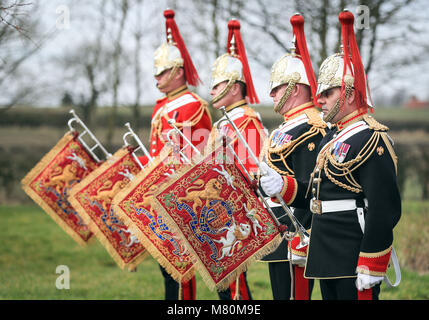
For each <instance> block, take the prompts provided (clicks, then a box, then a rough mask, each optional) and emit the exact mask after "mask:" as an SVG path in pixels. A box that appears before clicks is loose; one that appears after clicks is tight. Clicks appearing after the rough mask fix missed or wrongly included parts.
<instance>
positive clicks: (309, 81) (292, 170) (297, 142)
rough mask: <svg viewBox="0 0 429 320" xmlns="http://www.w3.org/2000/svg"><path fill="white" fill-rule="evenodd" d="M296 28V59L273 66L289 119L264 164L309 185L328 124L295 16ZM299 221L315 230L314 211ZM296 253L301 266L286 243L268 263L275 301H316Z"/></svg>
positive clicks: (302, 212) (299, 213)
mask: <svg viewBox="0 0 429 320" xmlns="http://www.w3.org/2000/svg"><path fill="white" fill-rule="evenodd" d="M291 23H292V26H293V31H294V35H295V38H294V42H293V47H292V48H291V53H290V54H286V55H284V56H283V57H281V58H280V59H279V60H278V61H277V62H276V63H275V64H274V65H273V67H272V69H271V79H270V80H271V81H270V89H271V91H270V96H271V97H272V98H273V101H274V111H275V112H278V113H279V114H281V115H282V116H283V118H284V122H283V123H282V124H281V125H280V126H279V127H278V128H277V129H275V130H274V131H273V132H272V133H271V135H270V138H269V139H268V140H267V142H266V145H265V147H264V158H265V161H266V163H267V164H268V166H269V167H270V168H272V169H274V170H275V171H276V172H278V173H279V174H281V175H284V176H289V177H295V178H296V179H298V180H302V181H308V178H309V176H310V173H311V172H312V170H313V168H314V164H315V160H316V156H317V153H316V147H317V146H318V145H319V143H320V141H321V140H322V138H323V136H324V135H325V128H326V124H325V122H324V121H323V120H322V119H321V115H320V109H318V108H317V106H315V105H314V103H313V101H312V100H313V99H312V98H313V97H314V96H315V92H316V89H317V84H316V78H315V76H314V72H313V69H312V67H311V63H310V59H309V55H308V51H307V46H306V42H305V36H304V32H303V29H304V18H303V17H302V16H301V15H299V14H296V15H294V16H292V18H291ZM267 200H268V202H269V203H270V205H271V209H272V210H273V212H274V213H275V214H276V216H277V218H278V219H279V221H280V222H281V223H283V224H286V225H287V226H288V228H289V230H291V231H293V230H294V228H293V225H292V223H291V221H290V219H289V218H288V217H287V215H285V212H284V209H283V208H282V207H281V206H280V205H279V204H278V203H273V202H270V201H269V199H267ZM294 215H295V217H296V218H297V219H298V220H299V222H300V223H301V225H302V226H303V227H304V228H305V229H310V227H311V217H312V214H311V211H310V210H309V208H296V209H295V210H294ZM281 217H282V218H281ZM298 242H299V241H298ZM295 243H296V241H293V244H295ZM291 249H292V250H291V253H292V254H293V256H291V257H292V263H293V264H295V266H293V267H291V266H290V265H289V260H290V253H289V252H288V251H289V250H288V241H287V240H286V239H285V240H283V242H282V243H281V244H280V246H279V247H278V248H277V250H276V251H274V252H273V253H271V254H269V255H267V256H265V257H264V258H263V259H262V261H267V262H269V267H268V268H269V273H270V280H271V289H272V293H273V298H274V299H275V300H286V299H289V298H290V297H291V288H292V287H293V288H294V290H293V291H294V292H293V294H292V297H293V298H294V299H300V300H301V299H303V300H306V299H310V297H311V292H312V289H313V285H314V281H313V280H310V281H308V280H307V279H305V278H304V277H303V271H304V268H303V266H304V264H305V259H306V247H305V248H300V249H299V250H297V248H296V246H295V245H294V247H293V248H292V247H291ZM294 258H295V259H294ZM294 262H295V263H294ZM291 272H292V274H293V275H294V276H293V278H292V280H293V281H291ZM292 284H294V285H292Z"/></svg>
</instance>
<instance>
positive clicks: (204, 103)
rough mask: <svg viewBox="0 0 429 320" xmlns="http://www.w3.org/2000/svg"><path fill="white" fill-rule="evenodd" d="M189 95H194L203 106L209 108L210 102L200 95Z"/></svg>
mask: <svg viewBox="0 0 429 320" xmlns="http://www.w3.org/2000/svg"><path fill="white" fill-rule="evenodd" d="M189 93H190V94H192V95H193V96H194V97H195V98H196V99H197V100H198V101H199V102H200V103H201V105H203V106H208V102H207V101H206V100H204V99H203V98H201V97H200V96H199V95H198V94H196V93H195V92H189Z"/></svg>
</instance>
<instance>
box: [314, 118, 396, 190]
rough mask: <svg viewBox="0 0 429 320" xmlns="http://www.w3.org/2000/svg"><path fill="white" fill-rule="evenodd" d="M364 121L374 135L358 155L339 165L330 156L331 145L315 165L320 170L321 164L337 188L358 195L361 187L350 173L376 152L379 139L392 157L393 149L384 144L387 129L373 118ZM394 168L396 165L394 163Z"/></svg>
mask: <svg viewBox="0 0 429 320" xmlns="http://www.w3.org/2000/svg"><path fill="white" fill-rule="evenodd" d="M364 120H365V121H366V122H367V123H368V125H369V129H373V130H374V133H373V134H372V136H371V138H370V139H369V140H368V141H367V143H366V144H365V145H364V147H363V148H362V149H361V150H360V152H359V153H358V155H357V156H356V157H355V158H354V159H351V160H349V161H347V162H344V163H340V162H338V161H336V160H335V158H334V156H333V155H332V154H331V152H332V144H333V142H331V146H329V147H328V148H326V151H325V152H324V153H323V154H321V155H320V156H319V157H320V159H318V160H317V164H318V166H319V168H320V169H321V165H322V164H323V170H324V171H325V174H326V177H327V178H328V179H329V180H330V181H331V182H332V183H334V184H336V185H337V186H339V187H341V188H344V189H346V190H348V191H351V192H355V193H360V192H362V191H363V190H362V187H361V186H360V185H359V184H358V183H357V182H356V180H355V178H354V177H353V175H352V173H353V171H355V170H356V169H358V168H359V167H360V166H361V165H362V164H364V163H365V162H366V161H367V160H368V158H369V157H370V156H371V155H372V154H373V152H374V151H375V150H376V147H377V145H378V142H379V140H380V137H381V138H382V139H383V140H384V142H385V144H386V146H387V148H388V149H389V152H390V153H391V155H392V152H393V148H391V145H390V143H386V140H387V138H385V136H386V133H385V131H387V130H388V128H387V127H386V126H384V125H382V124H380V123H378V122H377V121H376V120H375V119H374V118H372V117H370V116H368V115H367V116H365V117H364ZM395 158H396V155H394V153H393V155H392V159H393V160H394V162H395ZM328 163H329V164H331V165H332V167H333V168H335V169H336V170H337V171H339V173H336V172H334V171H333V170H331V169H329V167H328ZM395 168H396V163H395ZM338 177H344V178H345V179H346V181H347V182H348V183H349V184H345V183H343V182H340V181H338V180H337V179H336V178H338Z"/></svg>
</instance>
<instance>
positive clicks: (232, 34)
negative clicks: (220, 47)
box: [211, 20, 259, 103]
mask: <svg viewBox="0 0 429 320" xmlns="http://www.w3.org/2000/svg"><path fill="white" fill-rule="evenodd" d="M240 28H241V26H240V22H239V21H237V20H230V21H229V22H228V41H227V52H226V53H225V54H223V55H221V56H220V57H218V58H217V59H216V60H215V62H214V64H213V66H212V81H211V87H212V88H213V87H214V86H216V85H218V84H219V83H221V82H224V81H227V82H228V86H227V88H229V87H230V85H232V84H234V83H235V82H237V81H241V82H243V83H245V84H246V87H247V97H248V100H249V103H259V100H258V97H257V95H256V91H255V88H254V86H253V81H252V76H251V74H250V68H249V64H248V62H247V57H246V50H245V48H244V43H243V40H242V38H241V32H240ZM228 90H229V89H226V90H224V91H223V92H222V95H218V96H217V97H215V98H214V99H213V101H216V100H219V99H220V98H221V97H222V96H223V95H224V94H226V92H228Z"/></svg>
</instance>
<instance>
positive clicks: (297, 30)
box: [290, 14, 319, 106]
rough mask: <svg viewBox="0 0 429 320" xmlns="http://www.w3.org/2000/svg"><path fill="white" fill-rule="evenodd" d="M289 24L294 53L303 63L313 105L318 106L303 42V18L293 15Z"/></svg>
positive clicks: (309, 62) (308, 59)
mask: <svg viewBox="0 0 429 320" xmlns="http://www.w3.org/2000/svg"><path fill="white" fill-rule="evenodd" d="M290 23H291V24H292V29H293V34H294V35H295V37H296V49H295V51H296V53H297V54H299V55H300V56H301V60H302V62H303V63H304V67H305V73H306V74H307V78H308V82H309V83H310V89H311V95H312V97H313V100H314V104H315V105H317V106H319V104H318V103H317V99H316V91H317V81H316V76H315V75H314V71H313V66H312V65H311V60H310V55H309V54H308V49H307V41H306V40H305V33H304V17H303V16H302V15H300V14H295V15H293V16H292V17H291V18H290Z"/></svg>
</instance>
